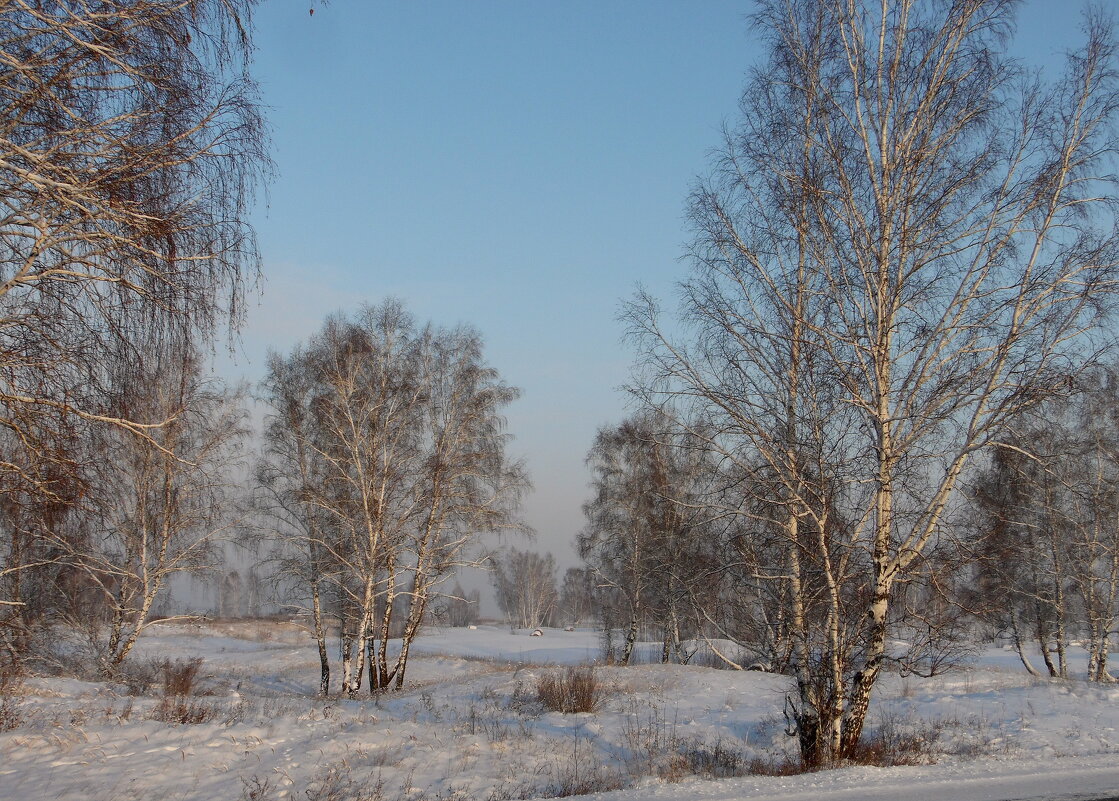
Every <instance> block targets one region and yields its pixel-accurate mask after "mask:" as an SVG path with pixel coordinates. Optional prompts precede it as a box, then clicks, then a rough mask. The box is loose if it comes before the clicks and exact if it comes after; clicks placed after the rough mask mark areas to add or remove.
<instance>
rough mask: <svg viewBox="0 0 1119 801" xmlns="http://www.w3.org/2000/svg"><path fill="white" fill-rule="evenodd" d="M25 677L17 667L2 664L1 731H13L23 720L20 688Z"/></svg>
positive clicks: (0, 681)
mask: <svg viewBox="0 0 1119 801" xmlns="http://www.w3.org/2000/svg"><path fill="white" fill-rule="evenodd" d="M22 685H23V677H22V676H20V674H19V672H18V671H17V670H16V668H14V667H11V666H0V731H11V730H12V729H14V728H16V727H17V726H19V724H20V723H21V722H23V713H22V711H21V710H20V702H19V697H18V696H19V690H20V687H21V686H22Z"/></svg>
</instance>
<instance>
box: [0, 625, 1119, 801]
mask: <svg viewBox="0 0 1119 801" xmlns="http://www.w3.org/2000/svg"><path fill="white" fill-rule="evenodd" d="M138 648H139V649H140V653H138V654H137V655H136V659H137V661H140V662H142V661H143V660H146V659H154V658H156V657H159V658H161V659H162V658H165V657H169V658H172V659H174V658H192V657H201V658H202V659H203V660H204V662H203V665H202V668H201V671H200V678H199V679H198V681H197V683H196V692H197V693H200V694H198V695H195V696H192V697H191V698H189V699H187V700H188V702H189V703H190V704H191V705H192V706H193V707H194V708H196V709H197V710H199V711H198V714H199V716H200V717H203V718H205V721H204V722H202V723H197V724H190V725H187V724H171V723H167V722H163V721H161V720H157V719H153V717H152V716H153V714H154V713H155V710H156V709H157V706H158V705H159V703H160V699H159V692H160V691H159V687H158V685H155V686H152V687H148V688H144V687H142V686H137V685H136V683H133V686H132V687H131V688H130V687H128V686H125V685H110V684H103V683H91V682H82V681H76V680H71V679H61V680H60V679H55V678H31V679H27V680H26V681H25V682H24V683H23V686H22V687H20V688H19V689H18V691H17V694H16V696H15V701H16V703H17V713H16V714H17V715H18V719H19V723H18V725H17V726H16V727H15V728H14V729H12V730H10V731H6V732H3V733H0V799H5V800H7V799H13V800H14V799H29V800H30V799H83V800H88V801H101V800H102V799H104V800H105V801H110V799H112V800H114V801H115V800H116V799H121V800H122V801H123V800H124V799H145V800H146V799H157V800H158V801H180V800H181V801H210V800H211V799H213V800H216V801H224V800H225V799H232V800H236V799H251V800H252V801H267V799H281V798H294V799H300V800H301V801H302V800H304V799H306V800H307V801H342V800H343V799H359V800H361V801H380V800H382V799H383V800H384V801H391V800H392V799H409V800H410V801H418V800H419V799H430V800H432V801H434V799H446V800H447V801H466V800H467V799H478V801H502V799H520V798H535V797H547V796H555V795H572V794H579V793H596V794H599V795H598V796H596V797H601V798H609V799H613V800H616V801H636V800H637V799H691V798H696V799H738V798H756V799H782V800H783V801H794V799H815V798H820V797H821V796H824V795H826V796H827V798H831V799H893V798H906V799H915V800H916V801H925V800H926V799H927V800H928V801H932V799H937V801H980V799H1021V798H1032V797H1046V798H1058V797H1060V798H1065V797H1068V798H1072V797H1077V796H1089V795H1091V794H1100V795H1103V794H1108V793H1112V794H1115V795H1119V759H1117V755H1119V687H1116V688H1112V687H1099V686H1092V685H1089V684H1087V683H1085V682H1083V681H1079V680H1074V681H1069V682H1059V681H1048V680H1038V679H1033V678H1031V677H1029V676H1028V675H1027V674H1026V673H1025V671H1023V670H1022V668H1021V665H1020V664H1019V663H1018V662H1017V660H1016V659H1014V658H1013V656H1012V655H1011V654H1009V653H1007V652H1003V651H997V650H990V651H988V652H985V653H984V654H982V655H981V656H980V657H979V658H978V659H977V660H976V661H975V662H974V664H973V665H972V666H971V667H969V668H968V669H966V670H963V671H960V672H957V673H954V674H951V675H948V676H944V677H937V678H934V679H929V680H923V679H917V678H909V679H898V678H895V677H890V678H887V679H884V680H883V681H882V682H881V684H880V688H879V691H878V692H877V695H876V699H875V706H874V708H873V710H872V721H871V725H872V727H873V728H881V727H885V738H886V739H887V740H890V738H895V739H902V738H905V739H912V738H913V736H914V735H916V736H917V737H918V739H920V740H923V741H926V742H928V743H930V747H929V748H928V749H927V751H925V750H923V751H921V752H920V753H917V754H915V755H914V761H917V762H923V763H926V764H917V765H914V766H910V767H890V768H872V767H854V768H846V769H841V770H834V771H827V772H822V773H816V774H808V775H799V776H770V775H756V774H751V773H750V771H751V770H759V769H772V768H773V767H774V766H778V765H780V764H781V762H783V761H784V760H785V758H786V757H787V756H790V755H791V753H792V751H791V749H792V748H793V742H792V740H791V739H790V738H789V737H787V736H785V734H784V732H783V719H782V716H781V709H782V705H783V691H784V689H785V688H786V686H787V685H786V681H787V680H786V679H784V678H783V677H780V676H773V675H767V674H763V673H738V672H731V671H720V670H713V669H710V668H704V667H695V666H675V665H666V666H662V665H638V666H634V667H629V668H616V667H599V668H596V670H595V676H596V679H597V683H598V685H599V689H600V693H601V699H602V700H601V702H600V704H599V707H598V710H597V711H596V712H591V713H577V714H562V713H559V712H549V711H546V710H545V709H544V708H543V707H542V706H541V705H540V703H539V702H538V701H537V700H536V688H537V682H538V680H539V679H540V677H541V676H542V675H545V674H548V673H550V672H555V671H559V670H561V669H562V668H559V667H556V665H562V664H575V663H584V662H588V661H593V659H594V658H595V656H596V655H597V654H598V652H599V650H600V646H599V641H598V635H597V634H596V633H595V632H591V631H576V632H564V631H554V630H547V631H546V633H545V636H544V637H540V638H530V637H528V636H526V634H524V633H520V634H511V633H510V632H509V631H508V630H506V629H503V628H496V627H484V626H483V627H479V628H478V629H475V630H470V629H447V630H441V631H439V630H437V631H433V632H431V633H428V634H427V635H426V636H423V637H421V638H420V639H419V640H418V641H417V643H416V646H415V648H414V654H415V657H414V659H413V661H412V662H411V663H410V667H409V674H408V677H409V682H408V687H407V689H406V690H405V691H403V692H400V693H390V694H387V695H385V696H384V697H383V698H381V699H379V700H376V701H374V700H362V701H349V700H341V699H332V700H326V701H323V700H317V699H314V698H313V697H312V696H313V693H314V691H315V688H316V686H317V680H318V675H317V671H318V666H317V656H316V654H315V652H314V649H313V647H312V645H311V643H310V641H309V639H308V638H307V637H306V635H305V634H304V633H303V632H301V631H299V630H298V629H297V628H296V627H294V626H292V625H290V624H282V623H271V622H267V623H265V622H245V623H212V624H206V625H203V626H195V625H181V624H180V625H163V626H158V627H156V628H155V629H154V630H153V633H152V634H151V635H150V636H147V637H146V638H145V639H142V640H141V642H140V645H139V646H138ZM137 691H141V692H142V694H139V695H137V694H135V693H136V692H137ZM932 762H935V764H927V763H932Z"/></svg>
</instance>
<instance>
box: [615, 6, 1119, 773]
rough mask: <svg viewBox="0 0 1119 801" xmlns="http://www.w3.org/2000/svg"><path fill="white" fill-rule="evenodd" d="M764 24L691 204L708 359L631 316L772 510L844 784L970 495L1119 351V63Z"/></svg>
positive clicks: (639, 309)
mask: <svg viewBox="0 0 1119 801" xmlns="http://www.w3.org/2000/svg"><path fill="white" fill-rule="evenodd" d="M754 23H755V28H756V29H757V30H759V31H761V32H762V35H763V36H764V38H765V41H766V44H767V47H768V61H767V63H766V64H765V65H764V66H762V67H761V68H759V69H758V70H756V71H755V72H754V73H753V75H752V77H751V79H750V82H749V84H748V86H747V89H746V91H745V93H744V94H743V98H742V112H743V113H742V118H741V122H740V123H739V124H738V126H737V127H736V128H734V129H733V130H730V131H728V133H727V138H726V142H725V145H724V148H723V151H722V154H721V156H720V158H719V160H718V162H717V166H716V169H715V171H714V173H713V175H712V176H711V178H710V179H709V180H708V181H707V182H705V183H704V184H703V185H702V186H700V187H699V189H697V191H696V193H695V195H694V197H693V201H692V207H691V208H692V211H691V214H692V219H693V222H694V226H695V230H696V239H695V244H694V247H693V251H692V254H693V257H694V258H693V260H694V264H695V272H694V277H693V278H692V279H691V280H690V281H688V282H687V283H686V284H685V286H684V293H683V315H684V319H685V323H686V326H687V327H686V328H685V331H686V332H689V333H690V334H691V337H690V340H689V338H687V337H684V336H681V335H678V334H674V333H669V332H668V331H666V330H665V329H664V328H662V325H661V322H660V320H659V315H658V313H657V310H656V307H655V304H654V303H652V301H651V300H649V299H647V298H639V299H638V301H637V302H635V304H634V305H633V307H632V308H631V315H630V318H631V320H632V322H633V326H634V330H635V334H636V335H637V336H638V337H639V340H640V341H641V342H643V343H644V360H643V361H644V366H645V370H646V372H645V375H644V377H643V379H642V381H641V384H640V392H641V394H642V395H644V396H645V397H648V398H649V399H650V400H651V401H652V402H655V403H656V404H657V405H660V404H661V403H662V401H663V399H664V398H665V397H667V398H669V399H671V400H672V401H673V402H674V403H675V404H676V406H677V407H680V408H682V409H686V410H687V411H688V416H687V417H686V418H685V419H706V420H708V421H710V422H709V425H710V428H711V430H712V432H713V433H712V434H710V435H708V436H707V441H708V443H709V447H711V448H712V449H713V450H714V451H716V452H717V453H718V454H719V455H720V457H722V458H723V459H725V460H727V461H728V462H729V463H732V464H734V465H736V467H737V468H738V469H739V470H740V471H741V473H742V474H743V475H745V476H750V477H752V478H754V479H756V482H757V485H758V486H759V487H768V489H766V490H765V492H764V493H763V497H764V498H767V499H769V501H768V503H769V506H768V510H769V511H766V512H764V513H762V514H761V515H760V516H761V517H762V518H764V521H763V522H768V524H769V525H768V527H767V530H768V531H772V532H775V533H776V534H777V535H778V536H779V538H780V540H781V541H783V542H784V548H783V551H784V561H783V564H781V565H780V566H779V567H776V569H775V570H774V571H773V572H772V574H771V575H772V578H773V580H774V581H777V582H781V583H785V584H786V585H787V587H788V599H789V602H790V604H791V607H790V616H791V618H792V624H791V630H792V631H793V632H794V636H795V637H796V638H797V640H798V642H797V643H796V646H795V647H794V650H793V665H794V669H795V672H796V682H797V690H796V693H795V694H794V695H793V696H792V697H791V698H790V718H791V725H792V730H793V731H794V733H796V734H797V735H798V737H799V739H800V746H801V753H802V756H803V758H804V760H805V761H806V762H807V763H809V764H825V763H829V762H831V761H833V760H836V759H842V758H845V757H847V756H850V755H852V754H853V753H855V751H856V749H857V748H858V745H859V740H860V737H861V734H862V729H863V724H864V722H865V720H866V714H867V709H868V706H869V703H870V698H871V693H872V690H873V687H874V685H875V682H876V680H877V678H878V676H879V674H880V672H881V670H882V669H883V666H884V665H885V664H886V662H887V657H888V655H887V650H886V642H887V636H888V632H889V629H890V626H891V625H892V623H893V621H894V620H895V619H896V615H893V613H895V612H897V611H898V609H897V607H896V606H891V601H892V600H893V599H894V598H895V595H896V590H897V587H898V586H900V583H904V582H905V581H906V580H907V578H909V577H911V576H913V575H914V574H915V573H916V572H917V571H919V570H921V569H922V557H923V555H925V554H927V553H928V552H929V550H930V549H931V548H933V547H935V546H936V545H937V544H938V542H939V540H940V538H941V536H942V534H943V530H944V526H943V523H944V520H945V515H946V512H947V510H948V509H949V508H950V504H951V503H952V500H953V497H954V495H955V492H956V489H957V483H958V480H959V477H960V475H961V472H962V471H963V470H964V468H965V466H966V465H968V463H969V461H970V460H972V459H973V457H974V456H975V454H977V453H979V452H980V451H981V450H982V449H984V448H985V447H987V446H988V445H989V444H990V443H991V442H992V440H994V439H995V438H996V437H997V436H998V434H999V432H1001V431H1002V430H1003V429H1004V427H1005V424H1006V423H1007V422H1008V421H1009V420H1010V419H1012V418H1013V417H1014V416H1015V415H1017V414H1019V413H1021V411H1022V410H1023V409H1025V408H1028V407H1030V406H1032V405H1035V404H1036V403H1038V402H1039V401H1040V400H1041V399H1043V398H1044V397H1046V396H1047V395H1049V394H1051V393H1052V392H1054V391H1056V390H1057V389H1058V387H1059V385H1060V384H1061V383H1062V382H1063V380H1064V379H1063V377H1064V376H1066V375H1068V374H1069V373H1070V372H1075V371H1076V370H1077V369H1079V368H1078V365H1079V364H1081V363H1082V361H1083V357H1084V356H1085V355H1088V356H1090V355H1091V354H1092V353H1093V352H1094V351H1095V350H1096V348H1097V346H1098V344H1099V338H1100V337H1102V333H1101V329H1100V327H1099V324H1100V321H1101V320H1102V319H1103V318H1104V314H1105V313H1106V312H1107V311H1108V310H1109V309H1110V306H1111V303H1112V300H1113V292H1114V288H1115V283H1114V273H1115V264H1116V234H1115V230H1116V228H1115V220H1114V214H1113V205H1114V203H1113V200H1114V198H1113V195H1112V192H1113V189H1112V185H1111V180H1110V177H1109V174H1108V172H1107V161H1108V159H1109V158H1110V157H1111V156H1112V155H1113V153H1114V143H1113V140H1112V136H1111V125H1112V123H1113V118H1114V114H1115V108H1116V95H1115V92H1114V77H1115V76H1114V72H1113V47H1112V40H1111V35H1110V29H1109V26H1108V24H1107V23H1106V21H1105V20H1103V19H1102V18H1100V16H1099V15H1098V14H1091V15H1089V18H1088V20H1087V24H1086V30H1087V41H1086V44H1085V46H1084V48H1083V49H1082V50H1080V51H1078V52H1076V53H1073V54H1070V55H1069V57H1068V65H1067V70H1066V74H1065V76H1064V77H1063V79H1061V80H1059V81H1056V82H1053V83H1051V84H1046V83H1043V82H1042V81H1041V79H1040V77H1039V76H1037V75H1036V74H1034V73H1032V72H1027V71H1026V70H1025V69H1024V68H1021V67H1020V66H1018V65H1017V64H1015V63H1013V62H1011V61H1009V60H1008V59H1005V58H1003V57H1002V56H1001V55H1000V54H1001V53H1002V51H1003V48H1004V44H1005V40H1006V37H1008V36H1009V35H1010V32H1011V29H1012V24H1013V18H1012V8H1011V6H1010V5H1009V4H1007V3H1004V2H994V1H993V0H992V1H988V0H967V1H966V2H958V3H953V4H950V5H942V4H929V3H921V2H916V0H885V1H884V2H882V3H881V4H873V5H872V4H869V3H864V2H857V1H856V0H849V1H847V2H838V0H803V1H802V2H791V3H790V2H777V0H773V2H763V3H762V4H761V8H760V11H759V12H758V13H757V14H756V15H755V17H754ZM697 433H699V432H697ZM763 508H765V507H763ZM725 511H726V512H727V513H738V514H740V515H743V516H746V517H748V518H751V519H757V518H758V517H759V508H758V507H756V506H754V507H750V506H746V507H744V508H741V509H738V510H734V509H727V510H725ZM806 558H807V559H809V560H810V562H809V563H806V561H805V559H806ZM908 661H909V662H910V663H915V662H916V661H917V660H916V659H915V658H911V659H909V660H908Z"/></svg>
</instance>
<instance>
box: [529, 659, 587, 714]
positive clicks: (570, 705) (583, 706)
mask: <svg viewBox="0 0 1119 801" xmlns="http://www.w3.org/2000/svg"><path fill="white" fill-rule="evenodd" d="M536 698H537V700H538V701H540V703H541V704H543V705H544V708H545V709H550V710H552V711H553V712H563V713H572V712H594V711H595V709H596V708H597V707H598V680H597V679H596V678H595V675H594V668H593V667H590V666H579V667H576V666H572V667H569V668H567V669H566V670H564V671H563V672H562V673H552V674H548V675H544V676H541V677H540V680H539V682H537V685H536Z"/></svg>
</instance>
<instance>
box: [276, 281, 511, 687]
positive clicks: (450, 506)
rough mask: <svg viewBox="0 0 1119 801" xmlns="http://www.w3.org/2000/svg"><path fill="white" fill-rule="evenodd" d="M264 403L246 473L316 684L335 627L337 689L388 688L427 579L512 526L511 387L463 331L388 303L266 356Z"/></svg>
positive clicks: (325, 671)
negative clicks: (299, 618)
mask: <svg viewBox="0 0 1119 801" xmlns="http://www.w3.org/2000/svg"><path fill="white" fill-rule="evenodd" d="M263 396H264V400H265V401H266V403H267V404H268V406H269V407H270V410H271V413H270V417H269V419H268V421H267V426H266V429H265V432H264V447H265V453H264V458H263V460H262V461H261V463H260V465H259V469H258V478H259V480H260V483H261V486H262V487H263V488H264V489H265V508H266V510H267V512H268V513H269V514H270V515H271V516H272V518H273V519H274V521H275V523H276V525H275V526H274V529H275V536H277V537H280V538H281V539H282V542H280V543H279V545H280V548H279V557H280V565H281V567H282V570H283V574H284V575H286V576H287V577H289V578H290V579H291V580H292V581H293V582H295V585H296V587H297V588H298V590H300V591H301V593H302V595H303V596H304V597H306V598H307V599H308V601H309V608H310V611H311V617H312V628H313V631H314V636H315V639H316V641H317V643H318V649H319V658H320V663H321V685H320V689H321V691H322V693H323V694H326V693H327V692H328V691H329V689H330V675H331V674H330V659H329V649H328V645H327V639H328V636H330V635H332V633H333V632H334V631H337V635H338V641H339V650H340V654H341V672H342V676H341V684H340V686H341V689H342V690H343V691H344V692H346V693H349V694H351V695H354V694H356V693H357V692H358V691H359V689H360V687H361V682H362V677H363V674H364V675H367V676H368V686H369V689H370V691H371V692H376V691H379V690H382V689H385V688H388V687H390V686H392V685H393V683H394V682H395V686H396V687H400V686H401V685H402V684H403V681H404V674H405V669H406V667H407V661H408V653H409V646H410V645H411V643H412V640H413V638H414V637H415V635H416V633H417V631H418V629H419V626H420V624H421V622H422V621H423V619H424V614H425V612H426V611H428V609H429V606H430V605H431V603H432V601H433V599H434V598H435V595H436V587H437V585H438V583H439V582H440V581H442V580H443V579H444V578H446V577H448V576H450V575H452V573H453V571H454V569H455V568H456V567H457V566H458V565H461V564H465V563H469V562H470V561H472V560H473V559H475V558H476V557H477V554H476V553H475V552H474V551H473V550H472V547H471V546H472V544H473V543H474V542H475V540H476V537H477V535H478V534H480V533H484V532H493V531H501V530H504V529H511V528H518V527H519V526H520V524H519V523H518V521H517V518H516V516H515V512H516V508H517V504H518V502H519V499H520V496H521V494H522V493H523V491H524V490H525V488H526V486H527V479H526V475H525V471H524V468H523V466H522V465H521V464H520V463H519V462H516V461H511V460H509V459H508V458H507V456H506V454H505V444H506V440H507V435H506V434H505V430H504V418H503V417H502V412H503V410H504V408H505V406H507V405H508V404H509V403H510V402H512V401H513V400H514V399H515V398H516V397H517V396H518V391H517V390H516V389H514V388H512V387H509V386H507V385H506V384H504V383H503V382H502V381H501V380H500V378H499V376H498V375H497V373H496V371H495V370H494V369H493V368H491V367H489V366H487V365H486V364H485V362H484V360H483V357H482V343H481V339H480V337H479V335H478V334H477V333H476V332H475V331H473V330H471V329H469V328H455V329H441V328H436V327H434V326H431V325H428V326H424V327H422V328H421V327H417V326H416V324H415V323H414V321H413V320H412V318H411V317H410V316H409V315H408V314H407V312H405V310H404V309H403V308H402V307H401V305H400V304H399V303H396V302H391V301H390V302H386V303H384V304H382V305H381V306H378V307H364V308H362V309H361V310H360V311H358V312H357V313H356V314H355V315H353V316H352V317H345V316H335V317H332V318H330V319H328V320H327V321H326V322H325V324H324V325H323V327H322V330H321V331H319V333H318V334H316V335H315V336H314V337H312V338H311V339H310V340H309V341H308V342H307V343H306V344H304V345H301V346H299V347H297V348H295V349H294V350H293V351H292V352H291V353H289V354H286V355H283V354H275V353H274V354H272V355H271V357H270V359H269V364H268V378H267V380H266V381H265V382H264V385H263ZM393 636H399V637H400V638H401V642H400V648H399V650H398V651H397V652H396V653H395V654H392V653H390V651H389V639H390V637H393Z"/></svg>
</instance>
